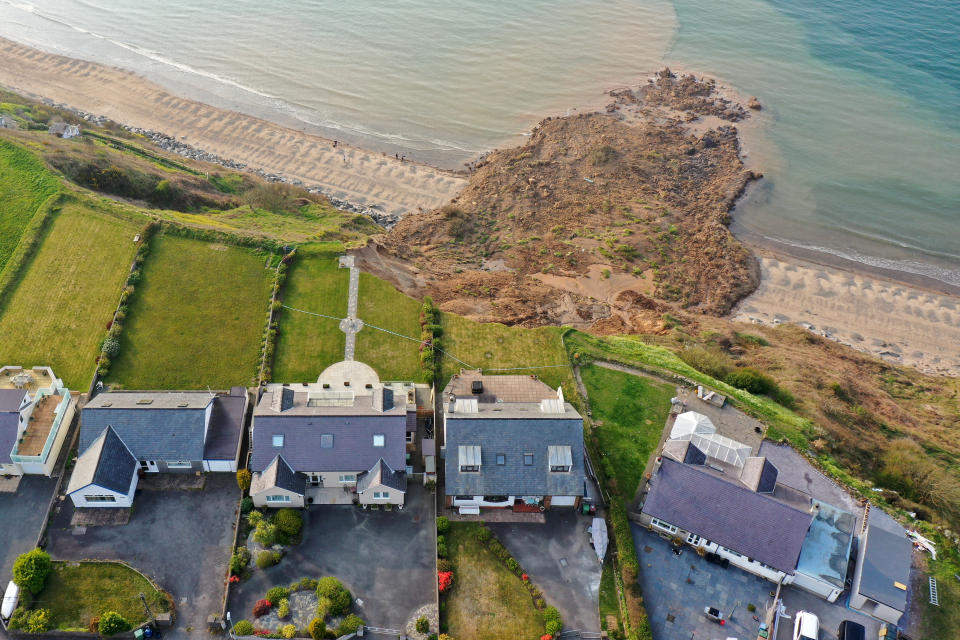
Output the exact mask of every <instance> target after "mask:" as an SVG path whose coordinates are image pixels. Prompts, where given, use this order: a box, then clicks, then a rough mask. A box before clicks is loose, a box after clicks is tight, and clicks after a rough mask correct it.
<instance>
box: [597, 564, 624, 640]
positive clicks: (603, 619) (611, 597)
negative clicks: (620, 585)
mask: <svg viewBox="0 0 960 640" xmlns="http://www.w3.org/2000/svg"><path fill="white" fill-rule="evenodd" d="M607 616H613V617H614V618H616V619H617V624H616V627H614V628H613V629H611V628H608V625H607ZM600 628H601V629H603V630H604V631H607V632H608V633H610V632H613V631H619V630H620V604H619V603H618V602H617V584H616V581H615V580H614V578H613V564H611V563H610V562H607V563H605V564H604V565H603V573H601V574H600Z"/></svg>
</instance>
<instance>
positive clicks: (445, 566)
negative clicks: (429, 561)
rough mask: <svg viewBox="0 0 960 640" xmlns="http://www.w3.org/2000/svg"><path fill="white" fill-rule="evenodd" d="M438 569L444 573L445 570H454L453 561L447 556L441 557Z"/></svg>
mask: <svg viewBox="0 0 960 640" xmlns="http://www.w3.org/2000/svg"><path fill="white" fill-rule="evenodd" d="M437 571H439V572H440V573H443V572H445V571H453V563H452V562H450V561H449V560H447V559H446V558H441V559H439V560H437Z"/></svg>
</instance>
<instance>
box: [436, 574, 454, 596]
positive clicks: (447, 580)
mask: <svg viewBox="0 0 960 640" xmlns="http://www.w3.org/2000/svg"><path fill="white" fill-rule="evenodd" d="M452 585H453V571H438V572H437V586H438V587H439V588H440V593H446V591H447V590H448V589H449V588H450V587H451V586H452Z"/></svg>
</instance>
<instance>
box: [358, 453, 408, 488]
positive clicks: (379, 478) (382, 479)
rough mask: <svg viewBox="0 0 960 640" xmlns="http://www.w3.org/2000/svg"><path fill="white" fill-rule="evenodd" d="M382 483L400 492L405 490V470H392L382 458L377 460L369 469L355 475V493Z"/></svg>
mask: <svg viewBox="0 0 960 640" xmlns="http://www.w3.org/2000/svg"><path fill="white" fill-rule="evenodd" d="M381 484H382V485H383V486H385V487H390V488H391V489H395V490H396V491H399V492H400V493H406V492H407V472H406V471H394V470H393V469H391V468H390V465H388V464H387V463H386V462H384V461H383V458H380V459H379V460H377V463H376V464H375V465H373V468H372V469H370V470H369V471H364V472H363V473H361V474H359V475H357V493H362V492H364V491H366V490H367V489H369V488H370V487H375V486H377V485H381Z"/></svg>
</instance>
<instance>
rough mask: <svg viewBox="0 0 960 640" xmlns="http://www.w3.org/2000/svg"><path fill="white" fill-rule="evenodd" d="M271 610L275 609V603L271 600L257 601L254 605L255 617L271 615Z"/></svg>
mask: <svg viewBox="0 0 960 640" xmlns="http://www.w3.org/2000/svg"><path fill="white" fill-rule="evenodd" d="M271 608H273V603H272V602H270V601H269V600H266V599H261V600H257V602H256V604H254V605H253V617H254V618H259V617H260V616H265V615H267V614H268V613H270V609H271Z"/></svg>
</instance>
